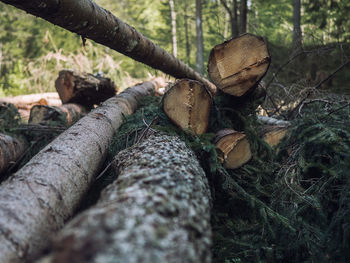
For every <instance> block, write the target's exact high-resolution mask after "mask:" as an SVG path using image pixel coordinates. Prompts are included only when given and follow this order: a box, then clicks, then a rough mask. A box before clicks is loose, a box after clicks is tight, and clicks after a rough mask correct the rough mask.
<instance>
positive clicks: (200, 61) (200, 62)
mask: <svg viewBox="0 0 350 263" xmlns="http://www.w3.org/2000/svg"><path fill="white" fill-rule="evenodd" d="M196 34H197V53H196V67H197V71H198V73H199V74H201V75H203V74H204V46H203V29H202V0H196Z"/></svg>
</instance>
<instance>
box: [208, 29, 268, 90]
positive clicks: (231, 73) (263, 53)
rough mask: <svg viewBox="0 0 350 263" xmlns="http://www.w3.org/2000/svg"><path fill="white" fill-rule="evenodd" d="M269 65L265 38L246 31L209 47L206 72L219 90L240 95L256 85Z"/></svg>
mask: <svg viewBox="0 0 350 263" xmlns="http://www.w3.org/2000/svg"><path fill="white" fill-rule="evenodd" d="M269 64H270V55H269V51H268V48H267V44H266V41H265V40H264V39H263V38H262V37H259V36H255V35H252V34H248V33H247V34H244V35H241V36H239V37H236V38H233V39H231V40H229V41H226V42H224V43H222V44H219V45H217V46H215V47H214V48H213V49H212V50H211V53H210V56H209V63H208V73H209V76H210V78H211V80H212V81H213V82H214V84H215V85H216V86H217V87H218V88H219V89H220V90H222V91H223V92H225V93H228V94H230V95H233V96H237V97H240V96H243V95H244V94H246V93H247V92H248V91H249V90H251V89H252V88H254V87H256V86H257V83H258V82H259V81H260V80H261V78H262V77H263V76H264V75H265V73H266V72H267V69H268V67H269Z"/></svg>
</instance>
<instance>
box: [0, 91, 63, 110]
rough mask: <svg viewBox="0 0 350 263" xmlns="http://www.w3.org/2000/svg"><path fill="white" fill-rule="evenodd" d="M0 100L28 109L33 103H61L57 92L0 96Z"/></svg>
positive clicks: (51, 104) (55, 104)
mask: <svg viewBox="0 0 350 263" xmlns="http://www.w3.org/2000/svg"><path fill="white" fill-rule="evenodd" d="M0 102H6V103H12V104H14V105H15V106H16V107H17V108H18V109H30V108H31V107H32V106H33V105H50V106H60V105H62V102H61V101H60V100H59V96H58V93H57V92H48V93H37V94H29V95H20V96H15V97H5V98H1V99H0Z"/></svg>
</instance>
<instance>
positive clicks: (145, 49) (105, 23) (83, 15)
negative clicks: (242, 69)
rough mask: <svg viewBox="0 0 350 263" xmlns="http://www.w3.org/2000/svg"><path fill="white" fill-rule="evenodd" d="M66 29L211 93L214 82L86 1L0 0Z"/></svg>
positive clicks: (130, 27)
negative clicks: (198, 82) (191, 80)
mask: <svg viewBox="0 0 350 263" xmlns="http://www.w3.org/2000/svg"><path fill="white" fill-rule="evenodd" d="M0 1H1V2H3V3H6V4H10V5H13V6H15V7H17V8H20V9H23V10H25V11H26V12H28V13H31V14H33V15H35V16H39V17H42V18H43V19H45V20H47V21H49V22H51V23H53V24H55V25H58V26H61V27H63V28H65V29H67V30H70V31H72V32H74V33H77V34H79V35H81V36H82V37H83V38H88V39H92V40H94V41H96V42H97V43H100V44H102V45H105V46H107V47H110V48H111V49H114V50H116V51H118V52H120V53H122V54H124V55H126V56H128V57H131V58H133V59H135V60H137V61H139V62H142V63H144V64H146V65H148V66H150V67H152V68H155V69H159V70H161V71H163V72H164V73H166V74H169V75H171V76H173V77H175V78H179V79H181V78H189V79H195V80H198V81H200V82H202V83H204V84H205V85H206V86H207V87H208V88H209V89H210V90H211V92H212V93H215V92H216V87H215V85H214V84H212V83H211V82H209V81H208V80H207V79H205V78H204V77H203V76H201V75H200V74H199V73H197V72H196V71H194V70H193V69H192V68H190V67H189V66H187V65H186V64H185V63H183V62H182V61H180V60H179V59H177V58H175V57H174V56H173V55H171V54H169V53H168V52H166V51H165V50H164V49H162V48H161V47H159V46H157V45H156V44H154V43H153V42H152V41H151V40H149V39H148V38H146V37H145V36H143V35H142V34H141V33H139V32H137V31H136V29H135V28H133V27H132V26H129V25H128V24H126V23H124V22H123V21H121V20H120V19H119V18H117V17H115V16H114V15H113V14H112V13H110V12H109V11H107V10H105V9H103V8H102V7H100V6H99V5H97V4H96V3H95V2H94V1H90V0H75V1H71V0H61V1H57V0H32V1H25V0H0Z"/></svg>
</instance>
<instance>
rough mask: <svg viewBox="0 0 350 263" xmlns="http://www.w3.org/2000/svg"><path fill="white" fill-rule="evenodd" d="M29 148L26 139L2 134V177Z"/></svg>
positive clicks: (0, 165)
mask: <svg viewBox="0 0 350 263" xmlns="http://www.w3.org/2000/svg"><path fill="white" fill-rule="evenodd" d="M27 146H28V144H27V142H26V141H25V140H24V139H19V138H15V137H12V136H9V135H6V134H2V133H0V175H2V174H3V173H4V172H6V169H7V168H9V167H10V166H11V165H13V164H15V163H16V161H17V160H18V159H19V158H20V157H21V156H22V155H23V153H24V151H25V150H26V149H27ZM0 231H1V230H0Z"/></svg>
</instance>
